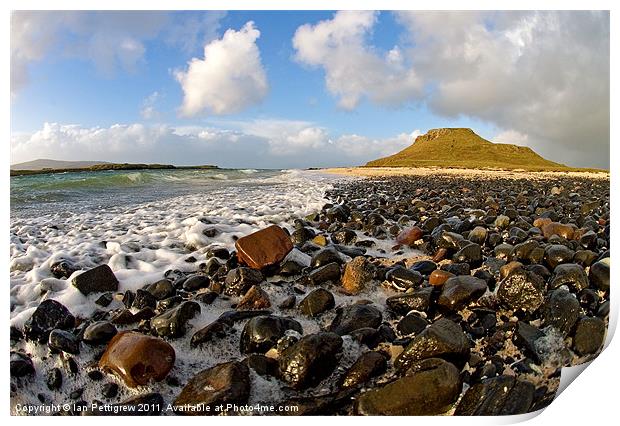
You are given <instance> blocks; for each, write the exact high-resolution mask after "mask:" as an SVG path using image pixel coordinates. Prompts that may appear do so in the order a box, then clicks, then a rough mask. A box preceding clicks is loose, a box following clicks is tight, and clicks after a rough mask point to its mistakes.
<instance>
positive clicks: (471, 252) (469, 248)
mask: <svg viewBox="0 0 620 426" xmlns="http://www.w3.org/2000/svg"><path fill="white" fill-rule="evenodd" d="M452 260H454V261H455V262H457V263H468V264H470V265H471V266H480V264H482V248H481V247H480V245H478V244H475V243H471V244H468V245H466V246H465V247H463V248H461V249H460V250H459V251H457V252H456V253H455V254H454V256H453V257H452Z"/></svg>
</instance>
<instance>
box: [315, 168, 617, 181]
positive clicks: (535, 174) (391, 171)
mask: <svg viewBox="0 0 620 426" xmlns="http://www.w3.org/2000/svg"><path fill="white" fill-rule="evenodd" d="M318 171H321V172H323V173H329V174H335V175H342V176H360V177H377V176H428V175H431V174H441V175H458V176H472V177H482V178H514V179H528V178H542V179H546V178H554V177H558V176H567V177H585V178H590V179H609V171H607V170H597V169H572V170H562V171H559V170H558V171H550V170H541V171H532V170H519V169H513V170H500V169H467V168H450V167H368V166H359V167H332V168H325V169H320V170H318Z"/></svg>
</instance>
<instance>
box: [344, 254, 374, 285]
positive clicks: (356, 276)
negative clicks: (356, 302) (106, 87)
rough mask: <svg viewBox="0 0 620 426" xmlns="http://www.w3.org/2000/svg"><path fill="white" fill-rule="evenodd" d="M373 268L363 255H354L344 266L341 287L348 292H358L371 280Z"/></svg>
mask: <svg viewBox="0 0 620 426" xmlns="http://www.w3.org/2000/svg"><path fill="white" fill-rule="evenodd" d="M374 269H375V267H374V265H373V264H371V263H370V262H368V260H366V258H365V257H363V256H358V257H356V258H355V259H353V260H352V261H350V262H349V263H347V265H346V266H345V268H344V275H343V276H342V287H344V290H345V291H346V292H347V293H349V294H358V293H359V292H360V291H363V290H364V288H365V287H366V284H367V283H369V282H370V281H371V280H372V278H373V276H374Z"/></svg>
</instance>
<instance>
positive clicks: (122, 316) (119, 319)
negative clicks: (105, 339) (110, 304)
mask: <svg viewBox="0 0 620 426" xmlns="http://www.w3.org/2000/svg"><path fill="white" fill-rule="evenodd" d="M110 322H111V323H112V324H116V325H128V324H133V323H135V322H138V319H137V318H136V317H135V315H134V314H132V313H131V311H130V310H129V309H122V310H120V311H118V312H116V313H114V314H113V315H112V316H111V317H110Z"/></svg>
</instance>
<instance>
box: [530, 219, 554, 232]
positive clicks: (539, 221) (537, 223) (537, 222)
mask: <svg viewBox="0 0 620 426" xmlns="http://www.w3.org/2000/svg"><path fill="white" fill-rule="evenodd" d="M551 222H553V221H552V220H551V219H549V218H548V217H539V218H538V219H536V220H534V226H535V227H536V228H540V229H542V227H543V226H545V225H547V224H549V223H551Z"/></svg>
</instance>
